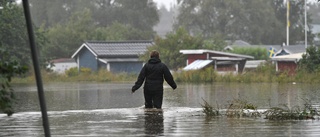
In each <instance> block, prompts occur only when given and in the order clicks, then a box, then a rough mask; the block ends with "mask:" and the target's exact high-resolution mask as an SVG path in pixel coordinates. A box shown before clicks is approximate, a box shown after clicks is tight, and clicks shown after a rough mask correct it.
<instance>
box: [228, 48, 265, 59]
mask: <svg viewBox="0 0 320 137" xmlns="http://www.w3.org/2000/svg"><path fill="white" fill-rule="evenodd" d="M231 52H232V53H236V54H243V55H250V56H253V57H254V59H256V60H268V59H269V57H268V54H267V53H268V51H267V50H266V49H265V48H259V47H258V48H249V47H247V48H244V47H243V48H241V47H235V48H233V50H232V51H231Z"/></svg>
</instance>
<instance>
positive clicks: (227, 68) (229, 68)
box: [217, 64, 237, 71]
mask: <svg viewBox="0 0 320 137" xmlns="http://www.w3.org/2000/svg"><path fill="white" fill-rule="evenodd" d="M217 70H218V71H236V70H237V69H236V67H235V65H234V64H228V65H220V66H219V67H218V68H217Z"/></svg>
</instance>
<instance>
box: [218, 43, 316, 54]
mask: <svg viewBox="0 0 320 137" xmlns="http://www.w3.org/2000/svg"><path fill="white" fill-rule="evenodd" d="M235 47H239V48H265V49H266V50H267V51H269V49H270V47H272V48H274V49H275V50H276V54H278V53H280V52H281V50H282V49H283V50H285V51H286V52H288V53H290V54H293V53H301V52H305V51H306V48H305V45H289V46H281V45H246V46H237V45H231V46H226V47H225V48H224V49H225V50H233V48H235ZM308 47H310V45H308Z"/></svg>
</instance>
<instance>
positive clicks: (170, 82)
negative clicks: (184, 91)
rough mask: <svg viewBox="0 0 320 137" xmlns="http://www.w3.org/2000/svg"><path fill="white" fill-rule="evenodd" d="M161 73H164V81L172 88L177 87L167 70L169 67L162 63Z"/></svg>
mask: <svg viewBox="0 0 320 137" xmlns="http://www.w3.org/2000/svg"><path fill="white" fill-rule="evenodd" d="M163 72H164V73H163V75H164V79H165V80H166V82H167V83H168V84H169V85H170V86H171V87H172V88H173V89H176V88H177V84H176V82H174V80H173V76H172V74H171V72H170V70H169V68H168V67H167V66H166V65H164V70H163Z"/></svg>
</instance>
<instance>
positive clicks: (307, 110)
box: [264, 104, 318, 120]
mask: <svg viewBox="0 0 320 137" xmlns="http://www.w3.org/2000/svg"><path fill="white" fill-rule="evenodd" d="M264 114H265V115H266V117H265V118H266V119H269V120H307V119H315V118H314V116H315V115H318V112H317V110H316V109H314V108H313V107H312V105H310V104H305V105H304V108H303V109H300V107H298V106H295V107H293V108H291V109H290V108H289V107H288V106H287V105H282V106H280V107H272V108H270V109H268V110H267V111H265V112H264Z"/></svg>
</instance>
